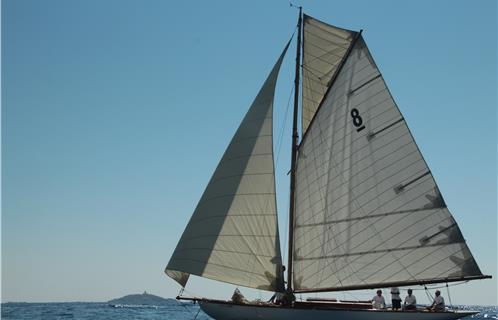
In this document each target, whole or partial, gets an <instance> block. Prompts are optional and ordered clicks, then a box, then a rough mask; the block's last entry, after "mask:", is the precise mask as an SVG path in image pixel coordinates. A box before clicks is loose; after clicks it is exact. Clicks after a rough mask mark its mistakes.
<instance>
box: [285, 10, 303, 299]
mask: <svg viewBox="0 0 498 320" xmlns="http://www.w3.org/2000/svg"><path fill="white" fill-rule="evenodd" d="M302 10H303V7H299V19H298V21H297V45H296V77H295V79H294V115H293V118H292V153H291V170H290V204H289V246H288V247H289V252H288V254H287V258H288V261H287V289H289V290H291V291H292V253H293V251H294V241H293V239H294V190H295V189H296V157H297V148H298V138H299V135H298V132H297V114H298V105H299V68H300V66H301V27H302V20H303V19H302Z"/></svg>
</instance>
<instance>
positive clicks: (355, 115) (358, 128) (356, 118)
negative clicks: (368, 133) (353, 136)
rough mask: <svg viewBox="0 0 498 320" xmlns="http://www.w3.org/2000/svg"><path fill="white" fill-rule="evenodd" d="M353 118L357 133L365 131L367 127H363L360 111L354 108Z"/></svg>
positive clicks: (352, 111)
mask: <svg viewBox="0 0 498 320" xmlns="http://www.w3.org/2000/svg"><path fill="white" fill-rule="evenodd" d="M351 118H353V125H354V126H355V127H356V132H360V131H361V130H363V129H365V126H364V125H363V119H362V118H361V116H360V112H359V111H358V109H356V108H353V109H352V110H351Z"/></svg>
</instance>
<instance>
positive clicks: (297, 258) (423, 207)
mask: <svg viewBox="0 0 498 320" xmlns="http://www.w3.org/2000/svg"><path fill="white" fill-rule="evenodd" d="M352 46H353V47H352V50H351V52H350V54H349V55H348V56H347V59H346V60H345V62H344V65H343V67H342V68H341V69H340V71H339V73H338V74H337V77H336V79H335V80H334V83H333V84H332V86H331V88H330V90H329V91H328V93H327V95H326V97H325V99H324V101H323V104H322V105H321V107H320V108H319V109H318V111H317V114H316V116H315V119H314V120H313V122H312V123H311V125H310V127H309V128H308V132H307V133H306V135H305V137H304V139H303V141H302V143H301V145H300V148H299V155H298V160H297V183H296V185H297V189H296V199H295V201H296V214H295V229H294V255H293V261H294V264H293V267H294V277H293V279H294V288H295V290H296V291H297V292H308V291H320V290H339V289H361V288H373V287H385V286H386V284H389V283H398V285H400V284H402V283H412V284H416V283H422V282H424V281H438V280H441V282H444V281H445V279H454V278H465V277H472V276H480V275H481V271H480V269H479V267H478V266H477V264H476V262H475V261H474V258H473V257H472V254H471V252H470V251H469V249H468V247H467V245H466V243H465V240H464V238H463V236H462V234H461V232H460V229H459V227H458V226H457V224H456V222H455V220H454V219H453V217H452V215H451V214H450V212H449V211H448V208H447V207H446V204H445V202H444V200H443V197H442V196H441V193H440V192H439V189H438V187H437V185H436V183H435V181H434V179H433V177H432V174H431V172H430V170H429V168H428V167H427V164H426V163H425V161H424V159H423V158H422V155H421V153H420V151H419V149H418V147H417V145H416V144H415V141H414V140H413V137H412V135H411V133H410V131H409V130H408V127H407V125H406V123H405V120H404V119H403V116H402V115H401V113H400V112H399V110H398V107H397V106H396V104H395V102H394V100H393V98H392V96H391V94H390V93H389V90H388V88H387V87H386V84H385V82H384V80H383V78H382V75H381V74H380V72H379V70H378V69H377V67H376V65H375V62H374V61H373V59H372V57H371V55H370V53H369V51H368V48H367V47H366V44H365V42H364V41H363V39H362V37H361V36H360V37H358V40H356V41H354V42H353V43H352Z"/></svg>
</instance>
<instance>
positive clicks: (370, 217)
mask: <svg viewBox="0 0 498 320" xmlns="http://www.w3.org/2000/svg"><path fill="white" fill-rule="evenodd" d="M434 209H435V208H419V209H412V210H401V211H393V212H386V213H378V214H372V215H367V216H363V217H356V218H348V219H338V220H333V221H327V222H323V223H311V224H303V225H299V226H296V228H307V227H316V226H323V225H328V224H334V223H342V222H350V221H356V220H366V219H374V218H379V217H386V216H390V215H398V214H406V213H414V212H418V211H430V210H434Z"/></svg>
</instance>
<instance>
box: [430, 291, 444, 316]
mask: <svg viewBox="0 0 498 320" xmlns="http://www.w3.org/2000/svg"><path fill="white" fill-rule="evenodd" d="M429 310H432V311H438V312H443V311H446V308H445V305H444V298H443V297H442V296H441V291H439V290H436V296H435V297H434V301H433V302H432V304H431V306H430V307H429Z"/></svg>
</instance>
